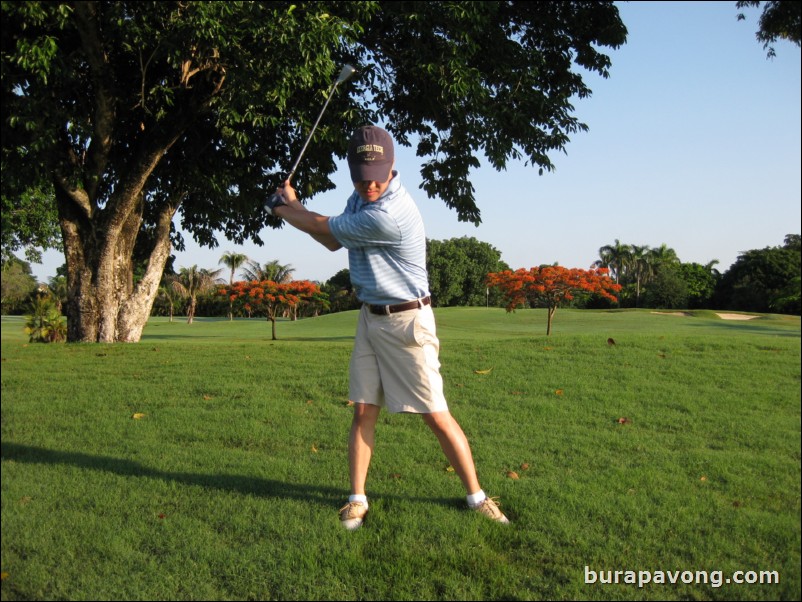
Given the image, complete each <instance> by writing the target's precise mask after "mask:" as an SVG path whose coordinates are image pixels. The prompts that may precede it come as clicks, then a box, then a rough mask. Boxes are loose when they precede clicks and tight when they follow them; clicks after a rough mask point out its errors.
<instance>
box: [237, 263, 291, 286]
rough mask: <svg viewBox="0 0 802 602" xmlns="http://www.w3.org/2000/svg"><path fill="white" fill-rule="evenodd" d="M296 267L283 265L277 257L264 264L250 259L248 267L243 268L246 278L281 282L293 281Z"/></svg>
mask: <svg viewBox="0 0 802 602" xmlns="http://www.w3.org/2000/svg"><path fill="white" fill-rule="evenodd" d="M294 271H295V268H293V267H292V265H290V264H287V265H281V264H280V263H279V262H278V261H276V260H275V259H274V260H273V261H271V262H269V263H266V264H265V265H264V266H262V265H261V264H260V263H259V262H258V261H249V262H248V267H247V268H244V269H243V270H242V273H243V275H244V276H245V279H246V280H258V281H259V282H261V281H263V280H271V281H273V282H277V283H279V284H284V283H287V282H291V281H292V273H293V272H294Z"/></svg>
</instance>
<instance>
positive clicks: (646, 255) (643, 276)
mask: <svg viewBox="0 0 802 602" xmlns="http://www.w3.org/2000/svg"><path fill="white" fill-rule="evenodd" d="M650 258H651V255H650V249H649V247H648V246H647V245H632V246H631V251H630V258H629V266H630V268H631V269H632V272H633V275H634V277H635V307H638V301H639V300H640V285H641V283H642V282H643V283H645V282H648V280H649V278H650V277H651V276H652V274H653V266H652V263H651V260H650Z"/></svg>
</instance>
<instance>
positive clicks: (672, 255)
mask: <svg viewBox="0 0 802 602" xmlns="http://www.w3.org/2000/svg"><path fill="white" fill-rule="evenodd" d="M649 261H650V262H651V264H652V268H653V269H655V270H656V269H657V268H659V267H661V266H666V267H672V266H675V265H678V264H679V263H680V260H679V257H677V252H676V251H675V250H674V249H672V248H671V247H669V246H668V245H667V244H666V243H663V244H662V245H660V246H659V247H657V248H655V249H649ZM716 263H718V261H717V262H716Z"/></svg>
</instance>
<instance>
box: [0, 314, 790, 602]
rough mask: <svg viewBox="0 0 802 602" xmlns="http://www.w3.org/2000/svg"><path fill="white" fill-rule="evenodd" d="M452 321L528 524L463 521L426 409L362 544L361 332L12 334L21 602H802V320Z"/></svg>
mask: <svg viewBox="0 0 802 602" xmlns="http://www.w3.org/2000/svg"><path fill="white" fill-rule="evenodd" d="M436 312H437V319H438V329H439V335H440V338H441V343H442V349H441V361H442V364H443V366H442V372H443V376H444V378H445V382H446V393H447V396H448V399H449V404H450V406H451V410H452V412H453V414H454V415H455V416H456V417H457V419H458V420H459V422H460V423H461V425H462V427H463V429H464V430H465V432H466V434H467V435H468V438H469V440H470V441H471V444H472V448H473V452H474V456H475V460H476V464H477V468H478V471H479V476H480V480H481V481H482V484H483V486H484V488H485V490H486V491H487V492H488V493H489V494H490V495H493V496H500V498H501V501H502V505H503V506H502V507H503V509H504V511H505V512H506V513H507V514H508V516H509V517H510V518H511V520H512V524H511V525H508V526H506V527H504V526H500V525H496V524H494V523H491V522H490V521H487V520H486V519H483V517H480V516H478V515H474V514H473V513H470V512H468V511H466V510H465V506H464V492H463V491H462V488H461V486H460V483H459V479H458V478H457V477H456V475H455V474H454V473H453V472H450V471H448V470H447V468H448V466H447V462H446V460H445V458H444V456H443V455H442V453H441V452H440V450H439V447H438V446H437V443H436V441H435V439H434V437H433V436H432V435H431V433H430V432H429V431H428V429H426V427H425V426H424V425H423V422H422V421H421V420H420V419H419V418H417V417H413V416H403V415H402V416H397V415H388V414H383V416H382V418H381V419H380V423H379V427H378V431H377V445H376V452H375V455H374V461H373V464H372V467H371V473H370V477H369V481H368V489H369V495H370V499H371V513H370V515H369V518H368V521H367V522H366V524H365V526H364V527H363V528H362V529H360V530H359V531H357V532H354V533H348V532H346V531H345V530H344V529H342V528H341V527H340V526H339V524H338V521H337V510H338V509H339V507H340V506H341V505H342V504H343V503H344V502H345V499H346V497H347V493H348V479H347V458H346V452H347V432H348V428H349V424H350V418H351V410H350V408H348V407H347V394H348V388H347V387H348V383H347V365H348V358H349V354H350V350H351V345H352V340H353V334H354V328H355V325H356V314H355V313H352V312H349V313H344V314H336V315H331V316H324V317H321V318H316V319H308V320H302V321H298V322H281V323H280V324H279V325H278V336H279V340H278V341H272V340H271V339H270V327H269V323H267V322H265V321H264V320H238V321H234V322H229V321H226V320H199V321H196V323H195V324H193V325H187V324H186V323H184V322H183V321H181V320H176V321H175V322H172V323H171V322H169V321H167V320H166V319H154V320H152V321H151V322H150V323H149V325H148V327H147V328H146V329H145V333H144V336H143V337H142V341H141V342H140V343H138V344H133V345H122V344H120V345H84V344H74V345H43V344H28V343H27V338H26V337H25V336H24V334H23V332H22V326H23V320H22V319H21V318H7V317H4V318H3V322H2V571H3V573H4V578H3V581H2V599H3V600H34V599H35V600H55V599H70V600H78V599H93V600H102V599H127V600H158V599H182V600H184V599H185V600H245V599H282V600H464V599H485V600H490V599H506V600H539V599H560V600H576V599H579V600H586V599H587V600H591V599H592V600H614V599H633V600H642V599H650V600H687V599H694V600H754V599H759V600H798V599H800V597H802V592H801V591H800V568H799V567H800V321H799V318H798V317H796V318H789V317H783V316H761V317H760V318H759V319H756V320H751V321H729V320H722V319H720V318H719V317H718V316H717V315H716V314H714V313H712V312H694V313H692V314H691V315H690V316H687V317H679V316H669V315H659V314H653V313H651V312H647V311H599V312H592V311H571V310H560V311H558V312H557V314H556V317H555V322H554V326H553V334H552V336H550V337H546V336H545V334H544V333H545V326H546V322H545V320H546V317H545V312H544V311H541V310H529V311H519V312H517V313H515V314H506V313H505V312H504V311H503V310H497V309H483V308H447V309H438V310H436ZM608 339H613V341H614V344H610V343H608ZM488 370H489V372H487V371H488ZM476 371H483V372H486V373H483V374H482V373H480V374H477V373H476ZM135 413H142V414H144V417H142V418H140V419H134V418H132V416H133V415H134V414H135ZM622 418H626V419H627V420H626V421H625V422H624V423H623V424H622V423H621V422H620V421H619V419H622ZM526 466H528V467H526ZM510 471H514V472H516V473H517V474H518V476H519V478H518V479H514V478H510V476H508V472H510ZM586 566H587V567H589V569H590V570H592V571H596V572H600V571H605V575H606V571H615V570H621V571H626V570H629V571H653V572H656V571H692V572H696V571H707V572H708V573H709V574H711V575H715V574H716V573H714V572H715V571H721V575H722V579H727V578H728V577H731V576H732V575H733V574H734V572H735V571H776V573H777V574H778V575H779V579H780V581H779V583H774V584H762V585H761V584H736V583H729V584H727V583H722V584H721V586H720V587H714V586H713V584H711V583H708V584H696V583H682V581H681V580H680V582H679V583H676V584H670V583H666V584H664V585H661V584H649V585H646V586H644V587H638V586H637V585H633V584H617V585H606V584H600V583H599V582H596V583H592V584H586V583H585V579H584V577H585V567H586ZM622 580H623V575H622Z"/></svg>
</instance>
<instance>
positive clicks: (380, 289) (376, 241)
mask: <svg viewBox="0 0 802 602" xmlns="http://www.w3.org/2000/svg"><path fill="white" fill-rule="evenodd" d="M329 228H330V229H331V233H332V234H333V235H334V237H335V238H336V239H337V241H338V242H339V243H340V244H341V245H342V246H343V247H345V248H346V249H348V268H349V270H350V272H351V283H352V284H353V285H354V289H355V290H356V295H357V298H358V299H359V300H360V301H362V302H363V303H370V304H373V305H393V304H396V303H403V302H405V301H411V300H413V299H420V298H421V297H425V296H426V295H428V294H429V276H428V274H427V272H426V234H425V232H424V229H423V219H422V218H421V215H420V212H419V211H418V207H417V205H415V201H413V200H412V196H410V194H409V193H408V192H407V189H406V188H404V186H402V185H401V177H400V176H399V175H398V172H397V171H394V172H393V179H392V180H391V181H390V185H389V186H388V187H387V190H386V191H385V192H384V194H383V195H382V196H380V197H379V198H378V200H376V201H374V202H371V203H368V202H366V201H364V200H362V197H360V196H359V194H358V193H357V192H356V190H355V191H354V193H353V194H352V195H351V196H350V197H349V198H348V201H347V203H346V206H345V211H343V213H342V214H341V215H337V216H334V217H330V218H329Z"/></svg>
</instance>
